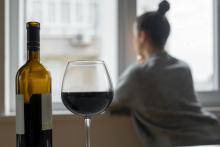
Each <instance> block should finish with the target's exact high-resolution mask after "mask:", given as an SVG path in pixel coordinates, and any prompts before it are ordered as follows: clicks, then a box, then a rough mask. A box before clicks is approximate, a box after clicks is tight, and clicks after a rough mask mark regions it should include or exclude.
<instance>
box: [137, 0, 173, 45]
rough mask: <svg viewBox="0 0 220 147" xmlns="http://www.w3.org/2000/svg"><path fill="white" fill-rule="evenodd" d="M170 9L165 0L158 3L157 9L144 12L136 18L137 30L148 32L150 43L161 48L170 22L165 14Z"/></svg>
mask: <svg viewBox="0 0 220 147" xmlns="http://www.w3.org/2000/svg"><path fill="white" fill-rule="evenodd" d="M169 9H170V5H169V3H168V2H167V1H166V0H163V1H162V2H161V3H160V4H159V8H158V10H157V11H151V12H146V13H144V14H143V15H141V16H139V17H138V18H137V29H138V31H144V32H148V33H149V35H150V41H151V45H152V46H154V47H156V48H159V49H163V48H164V46H165V44H166V41H167V38H168V36H169V34H170V24H169V22H168V20H167V18H166V16H165V14H166V12H167V11H168V10H169Z"/></svg>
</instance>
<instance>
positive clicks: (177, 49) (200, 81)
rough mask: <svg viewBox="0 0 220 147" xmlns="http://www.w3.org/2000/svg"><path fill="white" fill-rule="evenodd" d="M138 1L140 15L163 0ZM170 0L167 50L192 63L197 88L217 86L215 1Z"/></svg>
mask: <svg viewBox="0 0 220 147" xmlns="http://www.w3.org/2000/svg"><path fill="white" fill-rule="evenodd" d="M137 2H138V5H137V15H140V14H142V13H143V12H145V11H149V10H157V6H158V3H159V2H160V1H159V0H149V1H145V0H138V1H137ZM169 2H170V5H171V9H170V11H169V12H168V13H167V17H168V19H169V22H170V24H171V35H170V37H169V41H168V44H167V49H168V51H169V52H170V54H172V55H173V56H175V57H177V58H179V59H182V60H184V61H186V62H187V63H188V64H189V65H190V67H191V69H192V73H193V78H194V83H195V88H196V90H198V91H210V90H215V89H216V87H215V84H214V80H215V79H214V74H215V73H214V60H213V59H214V58H213V54H214V50H213V49H214V33H213V26H214V25H213V12H214V11H213V1H212V0H193V1H191V0H178V1H176V0H169ZM204 69H205V70H204Z"/></svg>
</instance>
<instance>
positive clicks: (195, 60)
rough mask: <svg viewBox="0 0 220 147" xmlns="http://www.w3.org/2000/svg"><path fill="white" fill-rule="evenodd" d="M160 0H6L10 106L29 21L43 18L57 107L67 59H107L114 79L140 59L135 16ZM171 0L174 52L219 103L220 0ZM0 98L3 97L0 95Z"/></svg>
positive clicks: (205, 99)
mask: <svg viewBox="0 0 220 147" xmlns="http://www.w3.org/2000/svg"><path fill="white" fill-rule="evenodd" d="M160 1H161V0H147V1H146V0H118V1H117V0H111V1H109V0H106V1H101V0H19V1H17V0H11V1H5V2H6V4H7V5H8V7H9V9H10V13H9V9H7V13H6V16H7V17H6V18H8V20H7V19H6V20H5V21H6V22H5V24H6V25H5V26H6V36H7V37H6V46H8V47H7V49H6V51H5V52H6V60H5V61H6V65H7V66H6V67H7V68H6V69H5V70H6V71H5V76H6V84H5V85H6V88H5V89H6V90H5V92H6V97H7V98H6V99H5V100H6V102H5V103H6V105H5V106H6V109H7V110H9V108H10V111H14V108H15V104H14V102H15V94H14V92H11V91H15V89H14V77H15V74H16V72H17V69H18V68H19V67H20V66H21V65H22V64H24V62H25V59H26V47H25V40H26V39H25V33H26V30H25V25H24V24H25V22H26V21H29V20H36V21H40V22H41V61H42V62H43V64H44V65H45V66H46V67H47V68H48V69H49V70H50V71H51V74H52V78H53V85H52V86H53V89H52V90H53V104H54V107H53V108H55V109H56V110H57V109H59V108H61V109H62V106H61V99H60V88H61V82H62V77H63V72H64V70H65V66H66V64H67V62H68V61H69V60H78V59H80V60H82V59H101V60H104V61H105V62H106V63H107V66H108V68H109V70H110V75H111V77H112V79H113V83H115V81H116V80H117V76H118V75H119V74H121V73H122V72H123V71H124V70H125V68H126V67H127V66H128V65H130V64H131V63H133V62H134V61H135V55H134V52H133V49H132V41H131V40H132V36H133V35H132V27H133V23H134V21H135V18H136V16H137V15H140V14H142V13H143V12H144V11H148V10H155V9H157V7H158V3H159V2H160ZM169 2H170V3H171V10H170V11H169V13H168V14H167V16H168V18H169V21H170V23H171V26H172V33H171V36H170V39H169V42H168V44H167V48H168V49H169V52H170V53H171V54H172V55H174V56H176V57H178V58H180V59H183V60H185V61H186V62H188V63H189V65H190V66H191V68H192V71H193V76H194V80H195V87H196V89H197V90H198V91H200V92H199V93H198V94H199V98H200V99H201V101H202V103H203V104H205V105H206V106H219V103H220V99H219V97H220V91H219V85H220V72H219V71H220V58H219V57H220V51H219V46H220V44H219V42H220V41H218V40H219V37H218V34H219V33H220V31H219V30H220V29H218V28H219V24H220V15H219V14H220V9H219V7H220V5H219V1H218V0H194V1H190V0H178V1H175V0H169ZM213 26H214V27H213ZM7 27H8V28H7ZM213 28H214V29H213ZM7 30H8V33H7ZM204 36H205V37H204ZM192 40H193V41H192ZM189 52H190V54H189ZM1 102H4V101H1V98H0V103H1ZM60 106H61V107H60Z"/></svg>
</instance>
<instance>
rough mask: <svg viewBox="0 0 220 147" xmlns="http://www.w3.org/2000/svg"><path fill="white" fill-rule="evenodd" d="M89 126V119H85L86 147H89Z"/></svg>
mask: <svg viewBox="0 0 220 147" xmlns="http://www.w3.org/2000/svg"><path fill="white" fill-rule="evenodd" d="M90 126H91V119H90V118H85V127H86V147H90Z"/></svg>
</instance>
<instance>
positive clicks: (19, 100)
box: [16, 95, 24, 134]
mask: <svg viewBox="0 0 220 147" xmlns="http://www.w3.org/2000/svg"><path fill="white" fill-rule="evenodd" d="M16 134H24V97H23V96H22V95H16Z"/></svg>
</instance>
